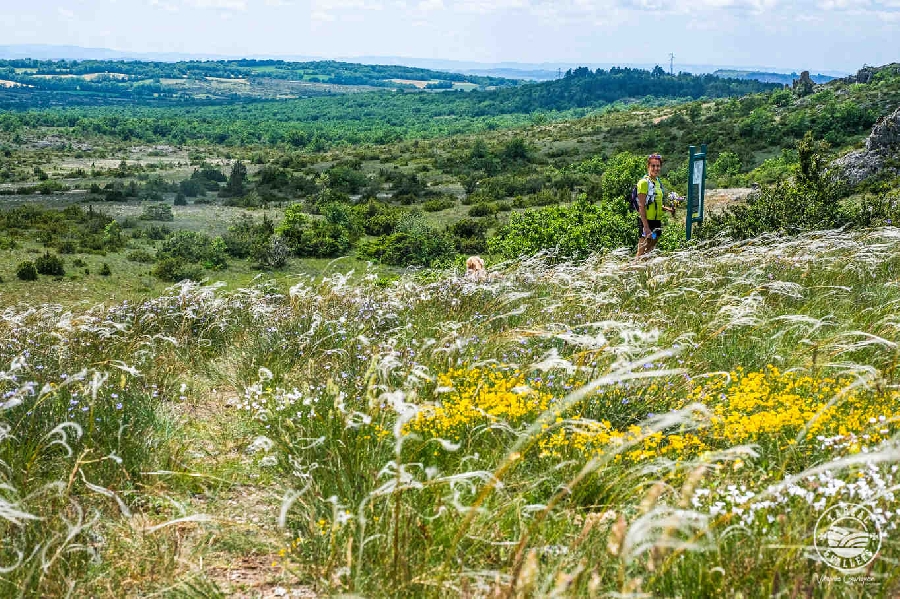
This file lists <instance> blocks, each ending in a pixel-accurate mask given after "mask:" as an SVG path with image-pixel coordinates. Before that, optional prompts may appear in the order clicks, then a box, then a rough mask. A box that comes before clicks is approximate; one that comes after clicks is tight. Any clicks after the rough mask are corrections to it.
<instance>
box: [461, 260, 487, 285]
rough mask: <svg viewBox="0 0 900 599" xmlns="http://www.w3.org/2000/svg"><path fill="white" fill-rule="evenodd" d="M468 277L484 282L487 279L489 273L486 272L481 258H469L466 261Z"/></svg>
mask: <svg viewBox="0 0 900 599" xmlns="http://www.w3.org/2000/svg"><path fill="white" fill-rule="evenodd" d="M466 277H467V278H469V279H475V280H477V281H483V280H484V279H485V278H487V271H486V270H484V260H482V259H481V256H469V257H468V258H467V259H466Z"/></svg>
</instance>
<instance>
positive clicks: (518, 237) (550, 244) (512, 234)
mask: <svg viewBox="0 0 900 599" xmlns="http://www.w3.org/2000/svg"><path fill="white" fill-rule="evenodd" d="M633 222H634V221H633V219H632V218H628V217H627V216H626V215H625V214H622V213H621V212H619V211H617V210H615V209H612V208H610V207H609V206H608V205H607V204H606V203H605V202H604V203H601V204H591V203H588V202H587V201H586V200H585V199H584V198H583V197H582V198H579V200H578V201H576V202H575V203H574V204H572V205H571V206H550V207H547V208H542V209H539V210H528V211H526V212H523V213H521V214H512V215H510V219H509V223H508V224H507V225H505V226H503V227H501V228H500V230H499V231H498V232H497V234H496V235H495V236H494V237H492V238H490V239H489V240H488V249H489V250H490V251H491V252H493V253H497V254H500V255H501V256H503V257H504V258H515V257H520V256H527V255H530V254H534V253H535V252H538V251H541V250H550V249H556V250H557V251H558V252H559V255H560V256H561V257H570V258H582V257H584V256H587V255H588V254H590V253H591V252H594V251H599V250H604V249H614V248H618V247H623V246H630V245H632V244H633V243H634V237H635V231H634V229H635V226H634V224H633Z"/></svg>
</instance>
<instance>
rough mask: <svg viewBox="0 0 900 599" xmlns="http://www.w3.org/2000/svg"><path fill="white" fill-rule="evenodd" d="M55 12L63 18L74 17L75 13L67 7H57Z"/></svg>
mask: <svg viewBox="0 0 900 599" xmlns="http://www.w3.org/2000/svg"><path fill="white" fill-rule="evenodd" d="M56 12H57V13H58V14H59V16H61V17H62V18H64V19H74V18H75V13H74V12H72V11H71V10H69V9H68V8H62V7H59V8H57V9H56Z"/></svg>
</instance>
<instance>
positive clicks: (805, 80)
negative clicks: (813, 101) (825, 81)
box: [793, 71, 816, 97]
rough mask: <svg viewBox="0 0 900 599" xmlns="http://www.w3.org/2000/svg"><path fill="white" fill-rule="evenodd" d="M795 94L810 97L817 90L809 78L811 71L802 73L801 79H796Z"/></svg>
mask: <svg viewBox="0 0 900 599" xmlns="http://www.w3.org/2000/svg"><path fill="white" fill-rule="evenodd" d="M793 87H794V93H795V94H797V95H798V96H800V97H803V96H808V95H809V94H811V93H813V91H814V90H815V87H816V84H815V83H814V82H813V80H812V79H810V77H809V71H803V72H802V73H800V79H794V86H793Z"/></svg>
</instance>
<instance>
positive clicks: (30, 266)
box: [16, 261, 38, 281]
mask: <svg viewBox="0 0 900 599" xmlns="http://www.w3.org/2000/svg"><path fill="white" fill-rule="evenodd" d="M16 276H17V277H19V278H20V279H21V280H23V281H34V280H36V279H37V278H38V271H37V268H35V266H34V262H31V261H26V262H20V263H19V265H18V266H17V267H16Z"/></svg>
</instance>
